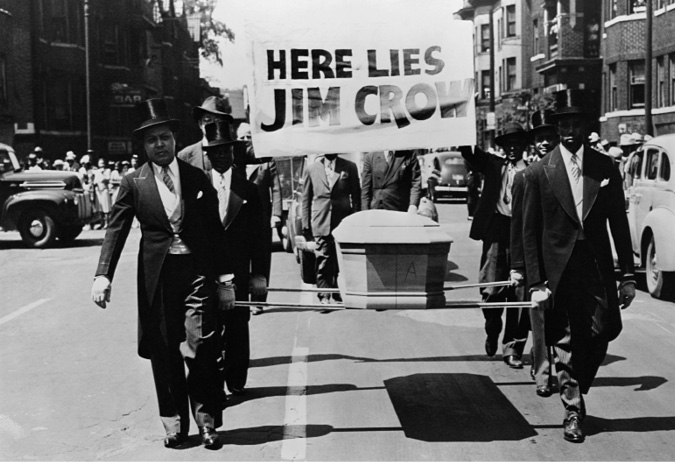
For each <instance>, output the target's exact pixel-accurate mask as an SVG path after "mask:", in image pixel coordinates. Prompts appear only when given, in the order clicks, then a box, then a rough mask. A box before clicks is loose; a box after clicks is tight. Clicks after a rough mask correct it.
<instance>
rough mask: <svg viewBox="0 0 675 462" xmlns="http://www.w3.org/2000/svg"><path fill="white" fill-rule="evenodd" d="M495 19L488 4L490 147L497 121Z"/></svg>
mask: <svg viewBox="0 0 675 462" xmlns="http://www.w3.org/2000/svg"><path fill="white" fill-rule="evenodd" d="M494 29H495V20H494V8H493V6H492V5H490V112H491V113H492V114H493V116H494V117H495V128H493V129H492V130H490V141H489V143H490V146H489V147H490V148H491V147H493V146H494V142H495V132H496V131H497V128H496V127H497V121H496V115H495V31H494Z"/></svg>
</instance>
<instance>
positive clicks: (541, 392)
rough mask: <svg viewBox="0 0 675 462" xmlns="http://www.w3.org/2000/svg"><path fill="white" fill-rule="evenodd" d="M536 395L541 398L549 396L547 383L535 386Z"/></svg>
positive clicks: (549, 389) (549, 391)
mask: <svg viewBox="0 0 675 462" xmlns="http://www.w3.org/2000/svg"><path fill="white" fill-rule="evenodd" d="M537 396H541V397H542V398H548V397H549V396H551V388H550V387H549V386H547V385H539V386H538V387H537Z"/></svg>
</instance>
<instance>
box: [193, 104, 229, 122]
mask: <svg viewBox="0 0 675 462" xmlns="http://www.w3.org/2000/svg"><path fill="white" fill-rule="evenodd" d="M204 113H206V114H215V115H219V116H221V117H224V118H225V119H227V120H228V121H229V122H230V123H234V119H233V118H232V115H231V114H228V113H227V112H220V111H214V110H211V109H204V108H203V107H201V106H197V107H195V108H193V109H192V117H194V119H195V122H197V123H198V122H199V120H200V119H201V118H202V115H203V114H204Z"/></svg>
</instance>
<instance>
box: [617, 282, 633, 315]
mask: <svg viewBox="0 0 675 462" xmlns="http://www.w3.org/2000/svg"><path fill="white" fill-rule="evenodd" d="M634 298H635V281H623V282H622V283H621V284H619V308H621V309H622V310H625V309H626V308H628V307H629V306H630V304H631V303H632V302H633V299H634Z"/></svg>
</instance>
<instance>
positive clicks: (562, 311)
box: [546, 241, 608, 419]
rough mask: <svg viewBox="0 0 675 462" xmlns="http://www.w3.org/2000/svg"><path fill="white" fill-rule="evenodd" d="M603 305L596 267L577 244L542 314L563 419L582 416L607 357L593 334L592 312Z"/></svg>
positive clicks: (604, 346) (588, 252)
mask: <svg viewBox="0 0 675 462" xmlns="http://www.w3.org/2000/svg"><path fill="white" fill-rule="evenodd" d="M606 305H607V296H606V292H605V287H604V285H603V283H602V278H601V277H600V273H599V271H598V266H597V264H596V262H595V259H594V257H593V255H592V253H591V250H590V249H589V248H588V246H587V245H586V243H585V241H577V244H576V245H575V247H574V250H573V252H572V256H571V257H570V259H569V262H568V263H567V266H566V268H565V271H564V272H563V274H562V277H561V279H560V284H559V285H558V288H557V290H556V294H555V298H554V304H553V309H552V310H550V311H547V312H546V341H547V343H548V344H552V345H553V347H554V351H555V354H556V356H557V357H556V362H555V365H556V371H557V374H558V384H559V387H560V398H561V400H562V402H563V406H564V407H565V418H568V417H570V416H572V415H578V416H579V417H580V418H582V419H583V417H584V416H585V415H586V408H585V404H584V399H583V394H586V393H588V391H589V390H590V388H591V384H592V383H593V380H594V379H595V376H596V374H597V373H598V369H599V368H600V365H601V364H602V362H603V361H604V359H605V355H606V354H607V347H608V342H607V340H605V339H604V338H603V337H602V336H598V335H595V334H594V333H593V323H594V321H593V313H596V312H597V310H598V307H599V306H600V307H601V306H606Z"/></svg>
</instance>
